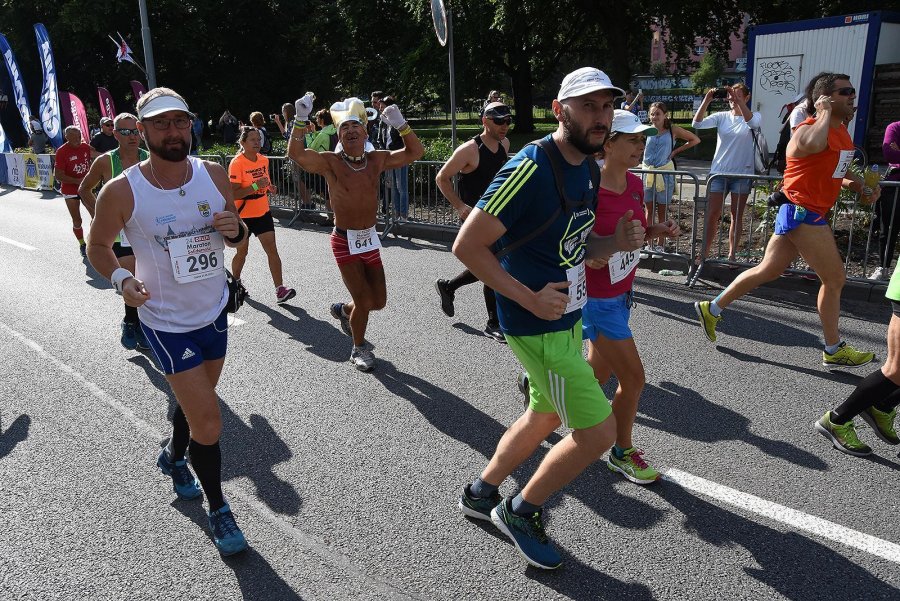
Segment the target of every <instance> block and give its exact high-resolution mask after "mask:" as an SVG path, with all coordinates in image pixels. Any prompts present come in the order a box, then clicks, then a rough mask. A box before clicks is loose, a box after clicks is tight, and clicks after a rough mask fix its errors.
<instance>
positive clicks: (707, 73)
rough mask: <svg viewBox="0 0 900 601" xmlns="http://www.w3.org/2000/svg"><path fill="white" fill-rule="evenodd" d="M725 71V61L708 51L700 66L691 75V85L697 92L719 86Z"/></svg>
mask: <svg viewBox="0 0 900 601" xmlns="http://www.w3.org/2000/svg"><path fill="white" fill-rule="evenodd" d="M723 71H725V61H723V60H722V59H721V58H719V55H717V54H716V53H714V52H711V51H707V52H706V54H704V55H703V58H702V59H701V60H700V66H699V67H698V68H697V70H696V71H694V72H693V73H692V74H691V83H692V84H694V88H696V89H697V90H707V89H709V88H713V87H715V86H717V85H718V84H719V78H720V77H722V72H723Z"/></svg>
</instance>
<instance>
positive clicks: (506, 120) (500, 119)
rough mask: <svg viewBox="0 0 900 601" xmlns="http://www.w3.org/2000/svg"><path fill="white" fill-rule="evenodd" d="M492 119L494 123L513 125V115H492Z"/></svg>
mask: <svg viewBox="0 0 900 601" xmlns="http://www.w3.org/2000/svg"><path fill="white" fill-rule="evenodd" d="M491 121H493V122H494V125H512V117H510V116H506V117H491Z"/></svg>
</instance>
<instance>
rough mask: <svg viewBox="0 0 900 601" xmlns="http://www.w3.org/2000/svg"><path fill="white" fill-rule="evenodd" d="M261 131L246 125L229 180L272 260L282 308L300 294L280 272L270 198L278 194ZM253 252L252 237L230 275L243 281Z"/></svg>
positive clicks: (252, 231)
mask: <svg viewBox="0 0 900 601" xmlns="http://www.w3.org/2000/svg"><path fill="white" fill-rule="evenodd" d="M260 143H261V141H260V135H259V131H258V130H257V129H256V128H254V127H247V126H244V127H242V128H241V130H240V134H239V135H238V144H239V145H240V147H241V152H240V153H239V154H238V155H237V156H236V157H234V158H233V159H231V163H230V164H229V165H228V177H229V179H230V180H231V188H232V190H234V203H235V206H236V207H237V209H238V216H239V217H240V218H241V219H243V220H244V223H246V224H247V229H248V230H249V232H250V234H253V235H255V236H256V238H257V239H258V240H259V243H260V244H262V247H263V250H264V251H266V256H267V257H268V259H269V271H270V272H271V273H272V281H273V282H274V284H275V300H276V302H277V303H278V304H279V305H280V304H282V303H285V302H287V301H289V300H291V299H292V298H294V296H295V295H296V294H297V291H296V290H294V289H293V288H288V287H286V286H285V285H284V281H283V279H282V273H281V257H280V256H279V255H278V247H277V246H276V244H275V221H274V220H273V219H272V212H271V211H270V210H269V195H268V192H269V190H271V191H272V192H273V193H275V192H276V190H275V186H273V185H272V184H271V182H270V180H269V159H268V158H267V157H265V156H263V155H261V154H259V150H260ZM249 249H250V236H249V235H248V236H247V237H246V238H244V240H243V242H241V244H239V245H238V246H237V254H235V255H234V259H232V261H231V272H232V274H233V275H234V278H235V279H236V280H240V279H241V271H242V270H243V269H244V262H245V261H246V260H247V251H248V250H249Z"/></svg>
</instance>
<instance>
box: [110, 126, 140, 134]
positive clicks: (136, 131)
mask: <svg viewBox="0 0 900 601" xmlns="http://www.w3.org/2000/svg"><path fill="white" fill-rule="evenodd" d="M116 131H117V132H119V134H121V135H123V136H136V135H138V134H140V133H141V130H139V129H138V128H136V127H135V128H134V129H128V128H127V127H117V128H116Z"/></svg>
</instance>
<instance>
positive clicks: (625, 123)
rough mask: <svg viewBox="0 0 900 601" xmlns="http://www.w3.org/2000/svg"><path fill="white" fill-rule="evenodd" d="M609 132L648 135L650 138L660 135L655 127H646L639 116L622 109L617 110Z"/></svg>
mask: <svg viewBox="0 0 900 601" xmlns="http://www.w3.org/2000/svg"><path fill="white" fill-rule="evenodd" d="M609 131H610V133H616V132H619V133H623V134H646V135H648V136H655V135H656V134H657V133H658V132H657V130H656V128H655V127H653V126H651V125H644V124H643V123H641V120H640V119H639V118H638V116H637V115H635V114H634V113H632V112H631V111H623V110H622V109H616V111H615V113H614V115H613V120H612V127H610V128H609Z"/></svg>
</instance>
